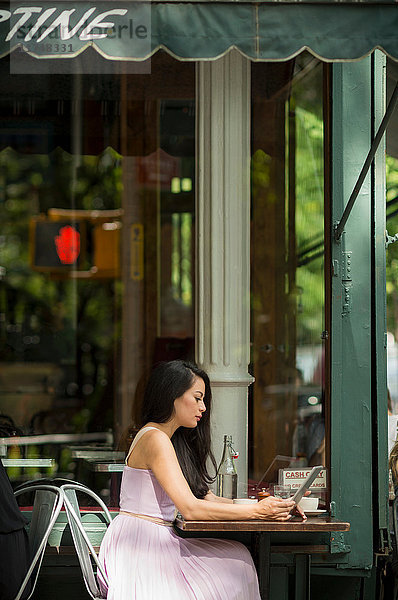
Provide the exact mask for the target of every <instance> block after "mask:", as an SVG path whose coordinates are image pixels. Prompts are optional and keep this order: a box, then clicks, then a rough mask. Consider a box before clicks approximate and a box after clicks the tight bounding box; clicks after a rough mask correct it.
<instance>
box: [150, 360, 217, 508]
mask: <svg viewBox="0 0 398 600" xmlns="http://www.w3.org/2000/svg"><path fill="white" fill-rule="evenodd" d="M195 377H200V378H201V379H203V382H204V384H205V395H204V399H203V401H204V403H205V406H206V411H205V412H204V413H203V415H202V418H201V419H200V421H199V423H198V424H197V426H196V427H193V428H189V427H179V428H178V429H177V430H176V431H175V433H174V435H173V437H172V438H171V441H172V444H173V446H174V449H175V451H176V454H177V458H178V462H179V463H180V466H181V469H182V472H183V473H184V476H185V478H186V480H187V481H188V484H189V486H190V488H191V490H192V492H193V494H194V495H195V496H196V497H197V498H204V496H205V495H206V494H207V492H208V491H209V483H212V482H213V481H214V478H212V477H211V476H210V475H209V472H208V470H207V461H208V459H210V461H211V463H212V464H213V466H214V469H215V470H216V468H217V467H216V461H215V459H214V456H213V453H212V451H211V439H210V413H211V389H210V380H209V376H208V375H207V373H206V372H205V371H203V370H202V369H199V367H198V366H197V365H195V364H194V363H191V362H187V361H183V360H172V361H169V362H162V363H159V364H158V365H157V366H156V367H155V368H154V369H153V371H152V373H151V375H150V377H149V380H148V383H147V386H146V389H145V394H144V402H143V406H142V424H143V425H145V424H146V423H149V422H150V421H153V422H154V423H166V422H167V421H168V420H169V419H170V418H171V417H172V415H173V412H174V400H176V398H180V396H182V395H183V394H184V393H185V392H186V391H187V390H189V388H190V387H191V386H192V384H193V381H194V379H195Z"/></svg>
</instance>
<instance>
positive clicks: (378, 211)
mask: <svg viewBox="0 0 398 600" xmlns="http://www.w3.org/2000/svg"><path fill="white" fill-rule="evenodd" d="M372 67H373V69H372V74H373V88H374V102H373V106H374V131H376V130H377V128H378V126H379V124H380V122H381V120H382V119H383V114H384V107H385V80H386V74H385V70H386V56H385V54H383V53H382V52H380V50H376V51H375V52H374V54H373V56H372ZM385 179H386V176H385V139H383V140H382V142H381V144H380V147H379V150H378V152H377V153H376V156H375V160H374V162H373V168H372V198H373V206H372V212H373V219H374V223H373V253H374V259H373V263H374V269H373V286H372V287H373V294H374V323H373V331H374V344H373V351H374V356H373V380H374V393H373V394H372V402H373V415H374V419H373V427H374V429H373V440H374V442H373V443H374V444H377V453H376V457H375V464H374V471H375V477H374V478H375V480H376V481H377V493H376V494H375V498H374V501H375V503H376V504H377V506H375V512H376V511H377V515H376V514H375V517H376V518H378V523H377V522H376V523H375V529H376V530H378V535H379V539H378V540H375V541H376V544H375V546H376V549H377V550H379V551H382V550H383V545H384V544H385V543H386V541H387V539H388V535H386V532H387V528H388V502H387V498H388V466H387V453H388V449H387V445H388V444H387V438H388V422H387V349H386V347H387V339H386V338H387V333H386V332H387V324H386V248H385V231H386V184H385ZM383 531H384V535H383ZM379 532H380V533H379Z"/></svg>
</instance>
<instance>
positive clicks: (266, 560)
mask: <svg viewBox="0 0 398 600" xmlns="http://www.w3.org/2000/svg"><path fill="white" fill-rule="evenodd" d="M257 569H258V571H257V572H258V583H259V586H260V595H261V598H262V600H270V595H269V586H270V570H271V536H270V534H269V533H266V532H261V533H259V537H258V557H257Z"/></svg>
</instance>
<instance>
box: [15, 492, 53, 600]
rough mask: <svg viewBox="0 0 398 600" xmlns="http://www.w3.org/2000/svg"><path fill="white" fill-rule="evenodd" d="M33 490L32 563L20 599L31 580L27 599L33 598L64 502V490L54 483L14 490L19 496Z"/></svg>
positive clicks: (19, 593)
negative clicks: (50, 538)
mask: <svg viewBox="0 0 398 600" xmlns="http://www.w3.org/2000/svg"><path fill="white" fill-rule="evenodd" d="M31 492H34V494H35V496H34V502H33V510H32V519H31V522H30V526H29V532H28V537H29V547H30V555H31V563H30V567H29V569H28V571H27V573H26V575H25V579H24V580H23V582H22V585H21V587H20V589H19V592H18V594H17V595H16V597H15V600H20V598H21V597H22V595H23V593H24V591H25V588H26V586H27V585H28V583H29V581H30V582H31V589H30V594H29V596H28V598H27V600H29V598H31V596H32V594H33V592H34V589H35V587H36V583H37V578H38V576H39V571H40V567H41V563H42V561H43V556H44V552H45V550H46V545H47V541H48V538H49V536H50V533H51V530H52V528H53V527H54V524H55V522H56V520H57V518H58V515H59V513H60V511H61V508H62V505H63V503H64V492H63V490H62V489H60V488H58V487H56V486H53V485H46V484H38V485H34V484H29V485H27V486H22V487H19V489H18V490H15V491H14V495H15V496H16V497H17V496H20V495H21V494H26V493H31Z"/></svg>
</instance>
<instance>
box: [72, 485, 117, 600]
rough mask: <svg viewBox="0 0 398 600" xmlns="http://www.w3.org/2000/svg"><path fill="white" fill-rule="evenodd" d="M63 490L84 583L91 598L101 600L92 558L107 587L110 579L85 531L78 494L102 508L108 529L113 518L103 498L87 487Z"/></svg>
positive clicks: (81, 486) (75, 486)
mask: <svg viewBox="0 0 398 600" xmlns="http://www.w3.org/2000/svg"><path fill="white" fill-rule="evenodd" d="M61 490H62V491H63V493H64V505H65V510H66V515H67V518H68V523H69V527H70V530H71V533H72V539H73V543H74V545H75V549H76V553H77V557H78V559H79V563H80V568H81V571H82V575H83V579H84V583H85V585H86V588H87V591H88V593H89V594H90V596H91V597H92V598H93V599H94V600H100V599H101V598H103V596H102V594H101V590H100V587H99V584H98V581H97V577H96V574H95V571H94V568H93V563H92V560H91V558H92V559H93V561H94V563H95V565H96V567H97V571H98V570H99V571H100V573H101V575H102V578H103V580H104V581H105V583H106V584H107V585H108V578H107V575H106V573H105V571H104V568H103V566H102V565H101V563H100V562H99V560H98V557H97V554H96V552H95V550H94V548H93V546H92V544H91V542H90V539H89V537H88V535H87V533H86V531H85V529H84V526H83V523H82V519H81V514H80V507H79V501H78V498H77V493H76V492H79V493H82V494H87V495H88V496H90V497H91V498H93V499H94V500H95V501H96V502H97V504H98V505H99V506H100V507H101V508H102V511H103V516H104V518H105V521H106V524H107V527H108V526H109V524H110V523H111V522H112V517H111V515H110V512H109V510H108V508H107V506H106V504H105V503H104V502H103V501H102V500H101V498H100V497H99V496H97V494H95V492H93V491H92V490H90V488H88V487H86V486H85V485H80V484H77V483H66V484H64V485H62V486H61ZM90 555H91V556H90Z"/></svg>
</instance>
